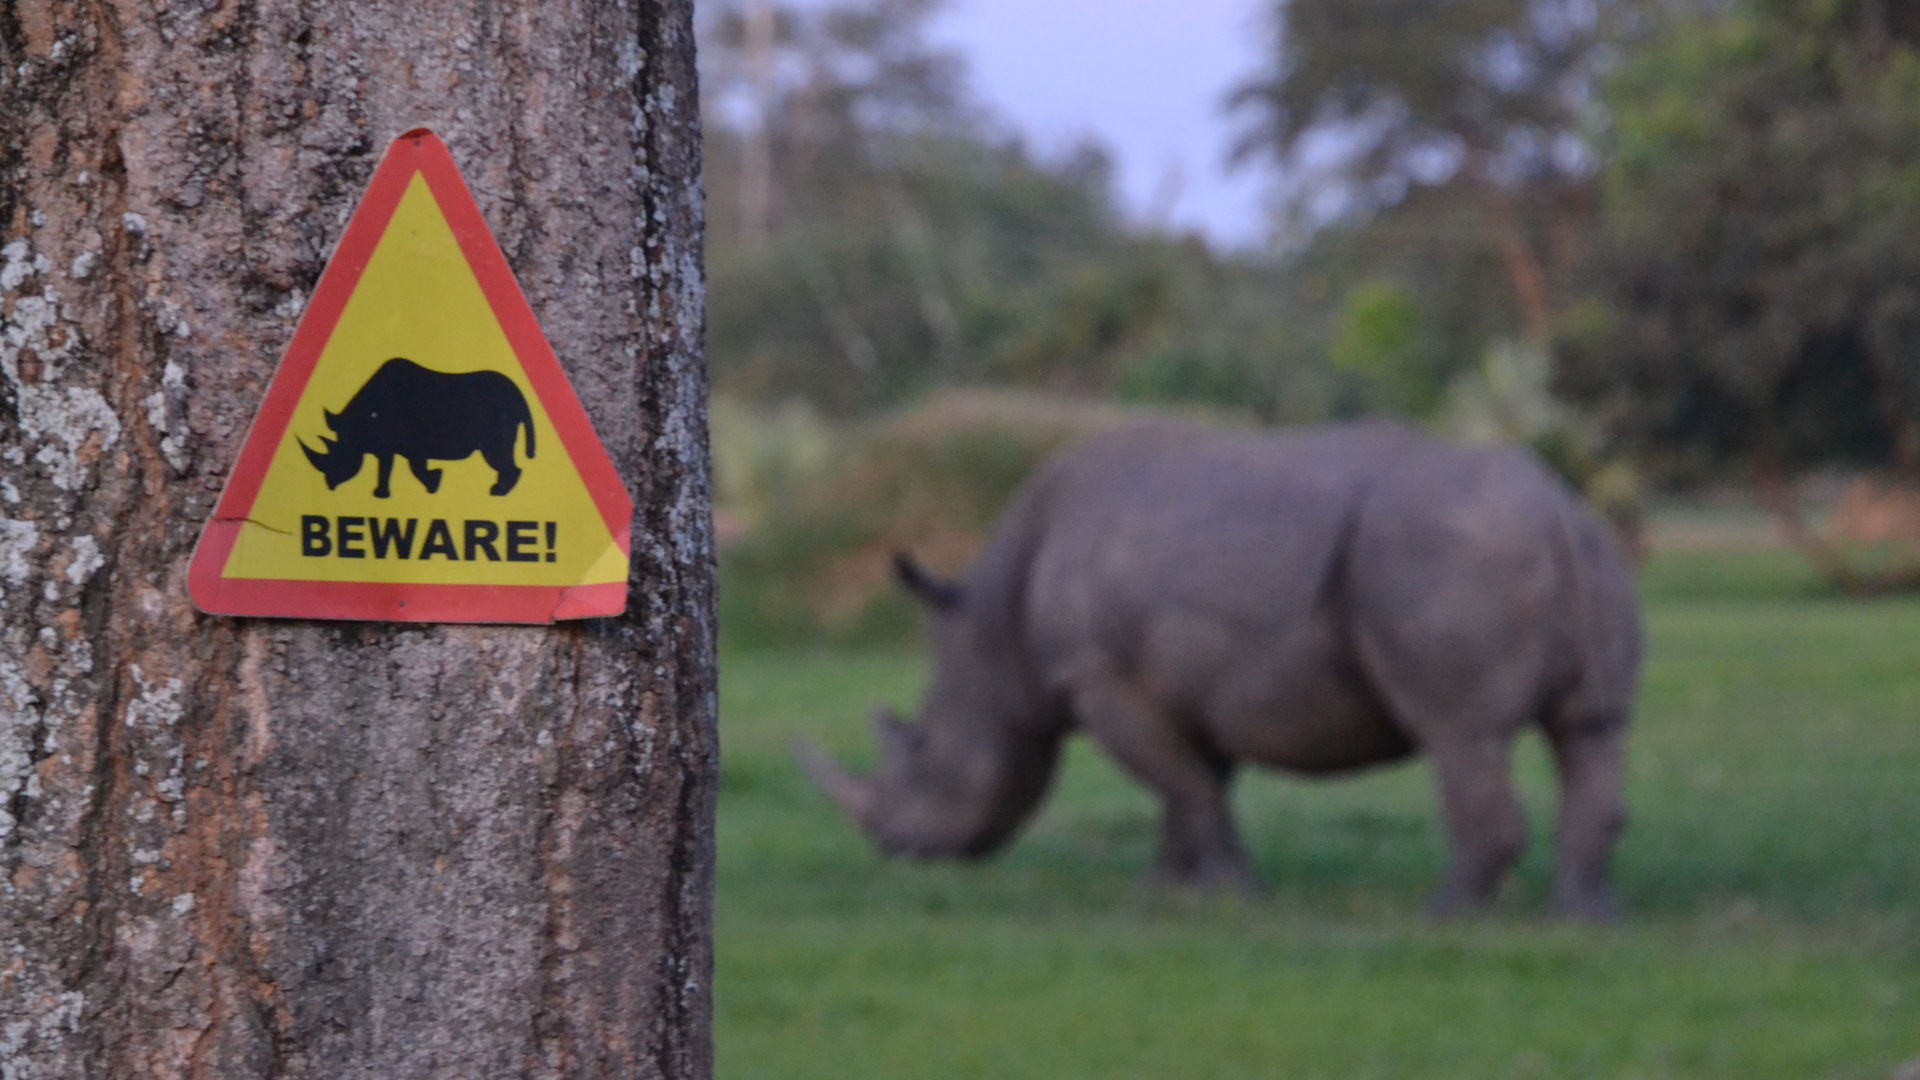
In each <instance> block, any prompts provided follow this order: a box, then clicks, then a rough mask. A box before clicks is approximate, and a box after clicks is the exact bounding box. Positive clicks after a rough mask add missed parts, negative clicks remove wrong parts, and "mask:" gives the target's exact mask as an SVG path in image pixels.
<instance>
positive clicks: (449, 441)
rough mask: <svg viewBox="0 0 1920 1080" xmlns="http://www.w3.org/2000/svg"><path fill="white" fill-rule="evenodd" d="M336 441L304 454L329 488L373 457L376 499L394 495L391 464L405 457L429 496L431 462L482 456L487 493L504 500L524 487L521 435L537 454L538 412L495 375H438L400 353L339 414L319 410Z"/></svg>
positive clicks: (435, 485)
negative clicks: (490, 476)
mask: <svg viewBox="0 0 1920 1080" xmlns="http://www.w3.org/2000/svg"><path fill="white" fill-rule="evenodd" d="M321 415H322V416H323V417H324V418H325V419H326V422H327V429H328V430H329V431H332V432H333V437H332V438H327V437H325V436H322V437H321V439H320V447H321V449H319V450H315V449H314V448H313V447H311V446H308V445H307V444H306V443H305V442H304V441H301V442H300V449H301V450H302V451H303V452H305V454H306V455H307V460H308V461H309V462H311V463H312V465H313V467H314V468H315V469H318V470H319V471H320V475H321V476H322V477H324V478H325V479H326V481H327V490H328V491H332V490H333V489H334V488H337V487H339V486H340V485H341V484H344V483H346V482H347V481H349V480H351V479H353V478H354V477H356V476H358V475H360V469H361V467H362V466H363V465H365V464H366V458H367V455H368V454H372V455H373V459H374V462H375V467H376V468H377V469H378V473H377V475H375V477H374V483H373V496H374V498H376V499H384V498H387V497H388V496H390V495H391V494H392V493H393V488H392V481H393V459H394V458H396V457H398V458H405V459H406V462H407V467H408V468H409V469H411V470H412V471H413V475H414V478H415V479H417V480H419V481H420V485H421V486H422V487H424V488H426V489H427V494H429V495H432V494H434V493H435V492H438V491H439V490H440V476H441V470H439V469H436V468H433V467H432V466H431V465H429V464H428V463H429V462H431V461H459V460H462V459H464V458H469V457H472V456H473V455H474V454H475V453H476V452H478V453H479V454H480V456H481V458H482V459H483V460H485V461H486V463H487V464H488V465H489V466H491V467H492V468H493V473H494V482H493V486H492V487H490V488H488V489H487V490H488V492H489V493H490V494H493V495H505V494H507V493H508V492H510V491H512V490H513V486H514V485H515V484H517V483H519V482H520V465H519V463H517V462H516V461H514V459H513V450H514V445H515V444H516V443H517V442H518V441H519V436H520V432H521V431H523V430H524V431H525V432H526V433H527V457H528V458H529V459H531V458H532V457H533V413H532V411H530V410H529V409H528V408H527V399H526V395H524V394H522V393H521V392H520V388H519V387H518V386H516V385H514V382H513V380H512V379H510V378H508V377H507V376H505V375H502V374H501V373H500V372H498V371H435V370H434V369H432V368H429V367H422V366H420V365H419V364H416V363H414V362H413V361H411V360H408V359H407V358H406V357H403V356H396V357H394V358H393V359H391V360H388V361H386V362H385V363H383V364H381V365H380V367H379V369H378V370H376V371H375V372H374V373H373V374H372V375H371V376H370V377H368V379H367V381H366V383H365V384H364V385H362V386H361V387H360V389H358V390H356V391H354V394H353V397H352V399H350V400H349V401H348V402H347V404H346V406H345V407H343V408H342V409H341V410H340V411H339V412H333V411H331V410H322V413H321Z"/></svg>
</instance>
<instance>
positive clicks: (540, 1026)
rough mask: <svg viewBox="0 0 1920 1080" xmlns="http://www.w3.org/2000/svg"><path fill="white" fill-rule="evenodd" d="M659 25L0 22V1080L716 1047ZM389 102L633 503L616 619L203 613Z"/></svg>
mask: <svg viewBox="0 0 1920 1080" xmlns="http://www.w3.org/2000/svg"><path fill="white" fill-rule="evenodd" d="M689 8H690V3H689V0H610V2H603V3H588V2H585V0H555V2H548V3H542V2H536V0H433V2H427V3H419V4H415V3H400V2H397V0H395V2H387V3H378V4H315V3H309V2H305V0H257V2H247V0H204V2H200V0H196V2H183V0H172V2H161V3H152V2H149V0H18V2H8V3H0V1075H5V1076H7V1077H8V1078H10V1080H14V1078H17V1080H29V1078H33V1080H40V1078H53V1077H58V1078H73V1080H80V1078H82V1077H85V1078H99V1080H109V1078H111V1080H118V1078H123V1077H124V1078H133V1077H140V1078H154V1080H167V1078H189V1077H247V1078H249V1080H254V1078H265V1077H287V1078H302V1077H314V1078H327V1080H336V1078H365V1080H400V1078H408V1080H411V1078H425V1077H475V1078H493V1077H509V1076H511V1077H575V1076H578V1077H612V1076H621V1077H633V1076H649V1077H695V1076H704V1075H707V1073H708V1072H709V1068H710V1058H711V1055H710V1050H709V1034H708V1030H709V1003H708V983H709V974H710V944H709V910H710V903H709V896H710V891H711V876H712V803H713V793H714V774H715V760H716V758H715V755H716V746H715V734H714V696H713V688H714V682H713V617H712V558H711V547H712V545H711V535H710V533H711V529H710V523H709V512H708V479H707V449H706V427H705V373H704V368H703V364H702V356H701V346H702V342H701V322H702V300H703V296H702V283H701V270H700V248H699V236H700V225H701V222H700V217H701V207H700V199H699V177H698V163H699V141H698V139H699V122H698V116H697V114H696V108H697V101H698V95H697V93H696V92H695V79H694V71H693V43H692V33H691V23H690V11H689ZM418 125H426V126H430V127H433V128H434V129H435V130H436V131H437V132H438V133H439V134H440V135H441V136H442V137H443V138H444V139H445V140H446V142H447V143H448V145H449V146H450V148H451V149H452V150H453V153H454V156H455V157H456V158H457V159H458V160H459V161H460V163H461V166H462V168H463V170H464V171H465V172H466V176H467V180H468V183H469V184H470V186H471V187H472V188H473V190H474V193H475V195H476V197H477V198H478V200H479V203H480V206H481V210H482V212H483V213H485V214H486V216H487V218H488V220H489V222H490V223H491V224H492V226H493V228H494V230H495V233H496V235H497V236H498V237H499V239H500V242H501V246H502V247H503V248H504V249H505V250H506V252H507V256H508V259H509V261H510V262H511V263H512V264H513V266H514V269H515V271H516V272H517V274H518V275H519V277H520V281H521V284H522V286H523V287H524V289H525V290H526V292H527V294H528V297H529V299H530V301H531V302H532V305H533V308H534V310H535V312H536V313H537V314H538V315H539V317H540V319H541V321H542V323H543V325H544V327H545V330H546V332H547V335H548V337H549V339H550V340H551V341H552V343H553V345H554V348H555V351H556V352H557V353H558V354H559V356H560V358H561V361H562V363H563V365H565V366H566V368H567V370H568V374H569V376H570V377H571V378H572V380H573V382H574V385H575V387H576V388H577V390H578V391H579V393H580V397H581V399H582V400H583V402H584V403H585V405H586V409H587V412H588V413H589V415H590V416H591V418H592V420H593V422H594V425H595V427H596V428H597V429H598V431H599V432H600V435H601V437H602V438H603V440H604V441H605V442H606V444H607V447H608V450H609V452H610V454H611V455H612V458H613V461H614V463H615V465H616V466H617V467H618V468H619V469H620V471H621V474H622V476H623V477H624V479H625V481H626V482H627V484H628V486H629V488H630V489H631V492H632V495H633V497H634V502H635V504H636V506H637V507H638V509H637V510H636V517H635V521H634V527H633V537H634V543H633V564H632V570H631V574H632V577H631V581H632V585H631V602H630V606H629V610H628V614H627V615H626V616H625V617H623V618H621V619H616V620H594V621H591V622H586V623H572V624H563V625H562V626H560V627H556V628H530V627H512V628H502V627H478V626H434V625H404V626H403V625H388V624H370V623H369V624H317V623H303V622H294V621H274V620H239V619H228V618H216V617H208V616H203V615H199V614H197V613H196V612H195V611H194V610H193V608H192V607H191V605H190V603H189V601H188V598H187V589H186V573H187V563H188V556H189V554H190V551H191V549H192V546H193V544H194V541H195V538H196V536H197V534H198V532H199V529H200V527H201V523H202V522H203V521H204V520H205V519H206V517H207V516H208V514H209V512H210V511H211V509H212V507H213V504H214V500H215V498H216V497H217V495H218V494H219V491H220V487H221V484H222V483H223V481H224V480H225V477H226V473H227V470H228V469H229V468H230V467H231V465H232V463H233V461H234V458H235V455H236V454H237V452H238V450H239V445H240V441H241V439H242V436H243V435H244V433H245V431H246V428H247V425H248V423H249V421H250V419H251V417H252V414H253V412H254V410H255V409H256V408H257V407H258V405H259V403H260V400H261V396H262V392H263V390H264V388H265V386H266V383H267V380H268V378H269V376H270V375H271V373H272V371H273V367H274V365H275V363H276V361H277V360H278V358H279V355H280V351H281V349H282V348H283V347H284V346H285V344H286V341H287V338H288V336H289V335H290V333H291V331H292V328H293V324H294V321H295V318H296V317H297V315H298V313H299V311H300V309H301V306H302V303H303V301H304V300H305V298H306V296H307V295H308V293H309V291H310V290H311V288H312V285H313V283H314V281H315V280H316V278H317V277H318V275H319V272H320V269H321V266H322V264H323V262H324V260H325V258H326V256H327V254H328V252H329V250H330V248H331V246H332V245H333V243H334V242H335V240H337V239H338V236H339V232H340V229H341V226H342V224H343V223H344V221H345V219H346V215H347V213H348V212H349V210H350V209H351V206H352V204H353V203H354V201H355V200H356V199H357V198H358V196H359V194H360V191H361V189H362V187H363V185H364V184H365V182H366V180H367V178H368V177H369V176H370V175H371V172H372V169H373V166H374V163H375V160H376V159H377V157H378V155H379V154H380V152H381V151H382V150H383V149H384V147H385V145H386V143H387V142H388V141H389V140H390V139H391V138H393V137H394V136H395V135H398V134H399V133H400V132H402V131H405V130H407V129H408V128H411V127H414V126H418Z"/></svg>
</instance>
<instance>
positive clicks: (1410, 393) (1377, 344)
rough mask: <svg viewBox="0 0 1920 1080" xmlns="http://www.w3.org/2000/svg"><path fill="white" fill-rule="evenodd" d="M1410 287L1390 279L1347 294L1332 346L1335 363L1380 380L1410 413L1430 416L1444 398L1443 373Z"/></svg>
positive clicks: (1341, 367)
mask: <svg viewBox="0 0 1920 1080" xmlns="http://www.w3.org/2000/svg"><path fill="white" fill-rule="evenodd" d="M1424 329H1425V328H1424V327H1422V325H1421V321H1420V313H1419V311H1418V310H1416V309H1415V307H1414V304H1413V301H1412V300H1411V299H1410V298H1409V297H1408V296H1407V294H1406V292H1405V291H1403V290H1401V289H1399V288H1397V287H1395V286H1393V285H1389V284H1385V283H1375V284H1370V285H1364V286H1361V287H1360V288H1358V289H1355V290H1353V291H1352V292H1350V293H1348V294H1347V299H1346V303H1345V304H1344V305H1342V307H1341V312H1340V321H1339V324H1338V326H1337V327H1336V329H1335V331H1334V337H1333V341H1332V347H1331V349H1330V350H1329V352H1330V354H1331V359H1332V361H1333V365H1334V367H1336V368H1339V369H1343V370H1346V371H1353V372H1358V373H1360V374H1362V375H1364V376H1366V377H1368V378H1369V379H1371V380H1372V381H1373V382H1374V383H1376V384H1377V385H1379V386H1380V387H1381V388H1382V389H1383V391H1384V393H1385V394H1386V396H1387V398H1388V399H1389V400H1390V401H1392V402H1393V404H1395V405H1396V406H1398V408H1399V410H1400V411H1401V412H1403V413H1405V414H1407V415H1409V416H1425V415H1426V414H1427V413H1428V412H1430V411H1431V410H1432V409H1433V407H1434V405H1435V404H1436V403H1437V402H1438V401H1439V398H1440V391H1441V378H1440V370H1439V365H1438V364H1437V363H1436V362H1435V359H1434V356H1433V353H1434V343H1433V342H1432V341H1431V340H1430V339H1429V337H1428V336H1427V334H1425V333H1424V332H1423V331H1424Z"/></svg>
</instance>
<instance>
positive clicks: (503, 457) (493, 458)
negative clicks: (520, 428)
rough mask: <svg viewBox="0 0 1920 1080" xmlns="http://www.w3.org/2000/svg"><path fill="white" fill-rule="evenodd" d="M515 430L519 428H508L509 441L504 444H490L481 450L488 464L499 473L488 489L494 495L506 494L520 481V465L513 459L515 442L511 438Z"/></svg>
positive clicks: (481, 454)
mask: <svg viewBox="0 0 1920 1080" xmlns="http://www.w3.org/2000/svg"><path fill="white" fill-rule="evenodd" d="M514 430H517V429H508V433H507V438H508V440H509V441H508V442H507V443H506V444H505V445H504V446H500V445H495V446H489V447H485V448H484V449H482V450H481V451H480V456H481V457H483V458H485V459H486V460H487V464H488V465H490V466H492V467H493V471H494V472H495V473H496V474H497V475H496V476H495V477H494V481H493V487H491V488H489V489H487V490H488V491H489V492H490V493H492V494H494V495H505V494H506V493H507V492H509V491H512V490H513V485H515V484H517V483H519V482H520V465H519V463H518V462H516V461H514V460H513V442H512V441H511V440H512V438H513V431H514Z"/></svg>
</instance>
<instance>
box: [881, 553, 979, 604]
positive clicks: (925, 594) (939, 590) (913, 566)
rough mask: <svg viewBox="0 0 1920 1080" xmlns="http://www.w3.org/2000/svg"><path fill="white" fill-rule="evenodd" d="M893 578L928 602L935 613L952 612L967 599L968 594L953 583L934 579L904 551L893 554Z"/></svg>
mask: <svg viewBox="0 0 1920 1080" xmlns="http://www.w3.org/2000/svg"><path fill="white" fill-rule="evenodd" d="M893 576H894V577H896V578H899V579H900V585H901V587H902V588H904V589H906V590H907V591H908V592H910V593H912V594H913V595H915V596H917V597H919V598H920V599H922V600H924V601H926V603H927V606H928V607H931V608H933V609H934V610H935V611H952V610H953V609H954V608H957V607H959V606H960V602H961V601H962V600H965V599H966V593H965V592H964V591H963V590H962V589H961V588H960V586H958V585H955V584H954V583H953V582H951V581H942V580H941V579H939V578H937V577H934V576H933V575H932V574H931V573H929V572H928V571H927V568H926V567H924V566H921V565H920V563H919V562H918V561H917V560H915V559H914V557H913V556H911V555H909V554H907V553H906V552H904V551H896V552H894V553H893Z"/></svg>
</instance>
